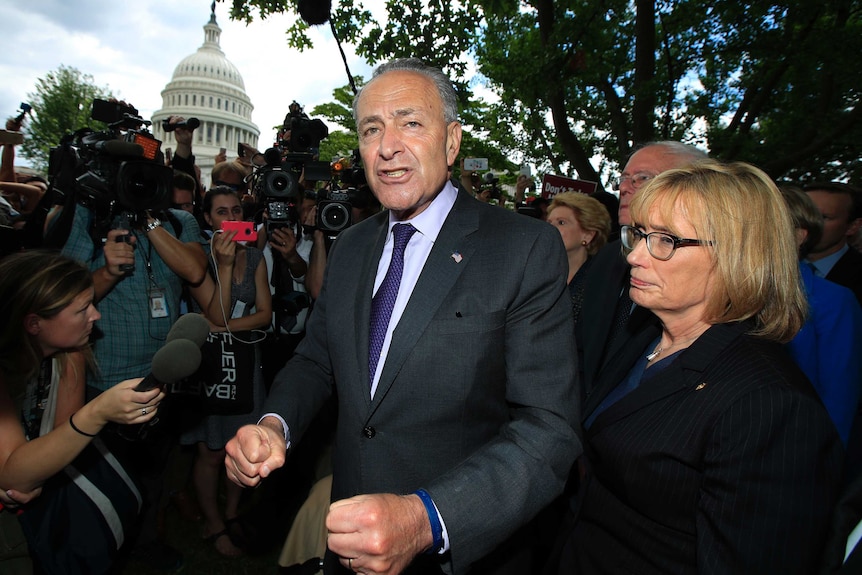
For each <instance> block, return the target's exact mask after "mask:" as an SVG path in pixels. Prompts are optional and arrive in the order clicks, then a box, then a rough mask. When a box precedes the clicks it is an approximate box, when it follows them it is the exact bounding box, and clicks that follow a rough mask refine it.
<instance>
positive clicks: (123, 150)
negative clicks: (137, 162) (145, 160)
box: [96, 140, 144, 158]
mask: <svg viewBox="0 0 862 575" xmlns="http://www.w3.org/2000/svg"><path fill="white" fill-rule="evenodd" d="M96 149H97V150H100V151H102V152H105V153H106V154H108V155H109V156H123V157H127V158H128V157H133V158H140V157H143V155H144V148H142V147H141V146H140V145H139V144H133V143H131V142H124V141H122V140H105V141H102V142H99V143H98V144H96Z"/></svg>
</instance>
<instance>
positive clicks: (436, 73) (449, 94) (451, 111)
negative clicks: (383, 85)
mask: <svg viewBox="0 0 862 575" xmlns="http://www.w3.org/2000/svg"><path fill="white" fill-rule="evenodd" d="M396 70H404V71H406V72H416V73H417V74H422V75H423V76H426V77H427V78H429V79H430V80H431V81H432V82H434V85H435V86H437V93H438V94H439V95H440V100H441V101H442V102H443V118H444V119H445V120H446V123H447V124H449V123H451V122H457V121H458V95H457V94H456V93H455V87H454V86H452V81H451V80H450V79H449V77H448V76H447V75H446V74H444V73H443V71H442V70H440V69H439V68H435V67H434V66H429V65H428V64H426V63H425V62H423V61H422V60H420V59H419V58H398V59H395V60H391V61H389V62H386V63H385V64H381V65H380V66H378V67H377V68H376V69H375V70H374V74H373V75H372V76H371V80H369V82H368V84H370V83H371V81H373V80H374V78H377V77H378V76H381V75H383V74H385V73H386V72H393V71H396ZM368 84H366V85H365V86H367V85H368ZM365 86H363V87H362V88H361V89H360V90H359V92H357V93H356V96H355V97H354V98H353V121H354V122H357V121H358V118H357V113H356V106H357V104H358V103H359V97H360V96H361V95H362V91H363V90H364V89H365Z"/></svg>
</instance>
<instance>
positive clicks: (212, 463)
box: [181, 186, 272, 557]
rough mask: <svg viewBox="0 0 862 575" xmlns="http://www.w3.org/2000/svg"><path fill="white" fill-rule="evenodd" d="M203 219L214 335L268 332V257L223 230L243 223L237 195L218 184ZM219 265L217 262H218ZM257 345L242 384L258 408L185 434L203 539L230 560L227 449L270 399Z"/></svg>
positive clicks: (232, 499)
mask: <svg viewBox="0 0 862 575" xmlns="http://www.w3.org/2000/svg"><path fill="white" fill-rule="evenodd" d="M203 212H204V219H205V220H206V223H207V224H208V225H209V227H210V228H211V229H212V230H213V232H214V233H213V236H212V244H211V246H212V250H211V251H212V260H213V261H212V262H211V267H212V266H214V268H215V269H211V270H210V271H211V272H212V274H211V275H209V274H208V275H207V277H206V278H205V279H204V282H203V283H202V284H201V285H200V286H198V287H195V288H193V289H192V290H191V292H192V295H193V296H194V298H195V300H196V301H197V302H198V304H199V305H200V307H201V308H203V310H204V315H206V318H207V319H208V320H209V322H210V331H211V332H223V331H229V332H232V333H233V332H240V331H242V332H246V334H248V333H250V332H251V330H260V329H264V328H265V327H266V326H268V325H269V324H270V322H271V317H272V296H271V293H270V288H269V281H268V280H267V269H266V261H265V260H264V259H263V253H262V252H261V251H260V250H259V249H257V248H256V247H253V246H251V245H248V246H246V245H242V244H240V243H238V242H236V241H234V238H235V237H236V233H237V232H235V231H225V232H221V231H220V230H221V227H222V223H223V222H226V221H241V220H242V219H243V212H242V204H241V201H240V198H239V196H238V195H237V193H236V192H235V191H233V190H232V189H231V188H228V187H226V186H216V187H214V188H212V189H210V190H209V191H208V192H207V193H206V195H205V196H204V203H203ZM213 262H214V263H213ZM249 345H254V346H255V363H254V365H255V368H254V373H248V374H239V375H238V377H237V380H238V381H239V382H241V383H243V384H245V385H251V386H253V398H254V408H253V409H252V411H251V412H250V413H247V414H241V415H208V416H205V417H204V418H203V420H202V421H201V423H200V424H199V425H197V426H196V427H195V428H194V429H192V430H190V431H187V432H185V433H183V435H182V437H181V442H182V443H183V444H186V445H188V444H196V445H197V453H196V456H195V463H194V467H193V470H192V477H193V480H194V485H195V491H196V492H197V497H198V503H199V505H200V507H201V512H202V513H203V516H204V533H203V535H204V538H205V539H207V540H208V541H211V542H212V543H213V546H214V547H215V549H216V551H217V552H218V553H219V554H221V555H223V556H225V557H239V556H241V555H242V549H241V548H240V547H238V546H237V545H236V544H235V543H234V541H233V539H232V538H231V533H232V532H233V530H231V528H230V527H231V523H233V522H234V520H236V519H237V517H238V514H239V502H240V496H241V494H242V488H241V487H239V486H238V485H237V484H235V483H233V482H232V481H225V482H224V490H225V505H224V514H222V512H221V511H220V510H219V501H218V493H219V483H220V478H221V477H222V476H224V458H225V452H224V446H225V444H226V443H227V442H228V440H229V439H230V438H231V437H233V436H234V434H236V431H237V430H238V429H239V428H240V427H242V426H243V425H246V424H248V423H256V422H257V420H258V419H259V417H260V410H261V408H262V406H263V400H264V398H265V395H266V390H265V386H264V383H263V372H262V371H261V367H260V365H261V363H260V349H259V348H258V346H257V345H256V344H255V343H254V342H249Z"/></svg>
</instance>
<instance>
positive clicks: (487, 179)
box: [482, 172, 502, 200]
mask: <svg viewBox="0 0 862 575" xmlns="http://www.w3.org/2000/svg"><path fill="white" fill-rule="evenodd" d="M499 184H500V178H499V177H497V176H496V175H494V172H486V173H485V175H484V176H482V187H483V191H485V190H488V191H490V192H491V194H490V197H491V199H492V200H499V199H500V198H501V197H502V192H501V190H500V186H499Z"/></svg>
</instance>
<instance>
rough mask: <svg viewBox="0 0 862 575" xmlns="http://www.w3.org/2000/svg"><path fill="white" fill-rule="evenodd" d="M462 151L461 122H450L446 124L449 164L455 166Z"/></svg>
mask: <svg viewBox="0 0 862 575" xmlns="http://www.w3.org/2000/svg"><path fill="white" fill-rule="evenodd" d="M460 151H461V123H460V122H449V125H448V126H446V161H447V165H449V166H454V165H455V160H456V159H458V153H459V152H460Z"/></svg>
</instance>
